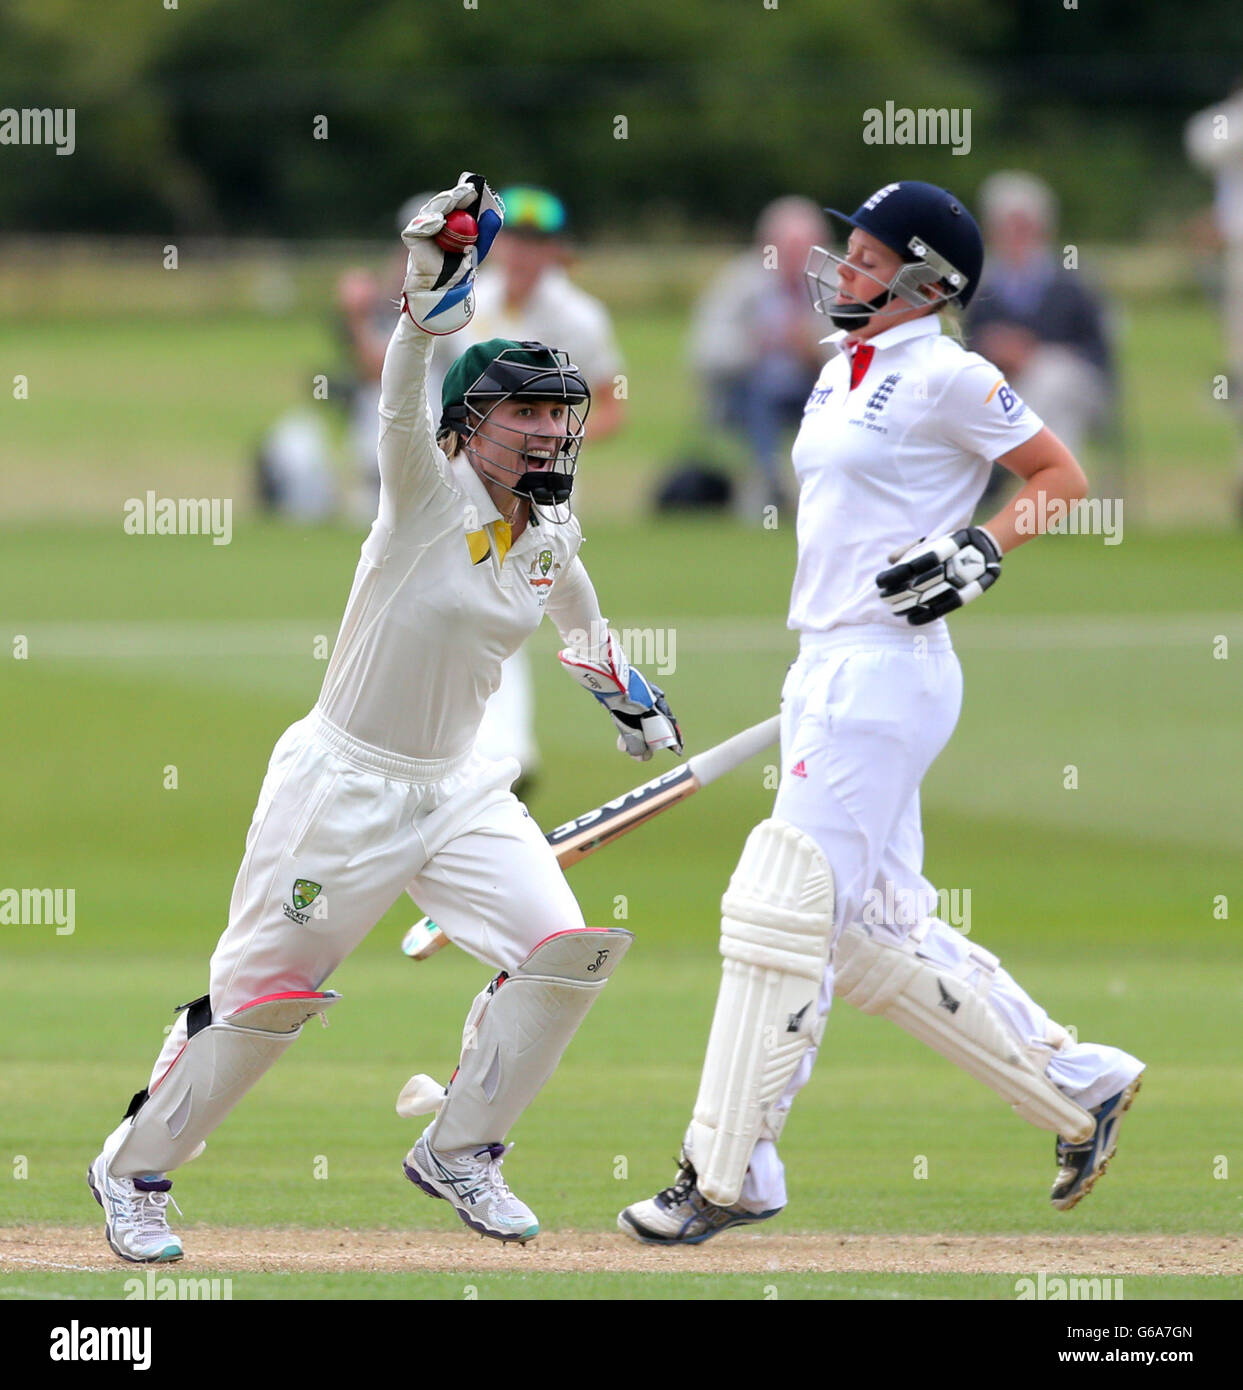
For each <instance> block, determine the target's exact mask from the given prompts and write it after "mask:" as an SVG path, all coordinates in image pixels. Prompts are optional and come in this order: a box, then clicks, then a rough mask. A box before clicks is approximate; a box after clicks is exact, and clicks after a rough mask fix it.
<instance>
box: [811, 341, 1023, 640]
mask: <svg viewBox="0 0 1243 1390" xmlns="http://www.w3.org/2000/svg"><path fill="white" fill-rule="evenodd" d="M868 348H871V349H872V352H871V353H870V354H869V353H868V352H867V349H868ZM857 354H858V355H857V356H854V359H853V361H852V353H851V351H850V349H846V350H845V351H843V352H841V353H840V354H838V355H837V356H835V357H833V358H832V359H831V360H830V361H829V362H827V363H826V364H825V366H824V368H823V369H822V371H821V373H820V376H819V378H818V380H817V381H816V385H815V387H814V389H813V390H812V393H811V395H810V396H809V397H808V398H807V405H806V407H805V410H804V414H803V423H802V425H801V427H800V429H799V432H798V438H797V439H796V440H795V441H794V451H793V455H792V458H793V463H794V471H795V473H796V475H797V476H798V482H799V499H798V523H797V532H798V568H797V570H796V571H795V575H794V588H793V592H792V593H791V595H790V617H789V626H790V627H792V628H794V629H796V630H797V631H799V632H825V631H827V630H828V629H829V628H832V627H836V626H838V625H839V624H844V623H876V622H887V623H891V624H894V625H896V626H898V627H901V628H906V627H907V626H908V624H907V622H906V619H905V618H904V617H903V616H902V615H901V614H895V613H894V612H893V610H892V609H891V608H890V607H889V606H888V604H886V603H885V602H884V601H883V600H882V599H881V597H880V595H879V592H878V590H877V588H876V576H877V575H878V574H879V573H880V572H881V570H883V569H886V568H887V567H888V566H889V564H890V560H889V555H890V554H891V553H892V552H893V551H895V550H897V549H898V548H899V547H902V548H905V547H907V546H910V545H913V544H914V543H915V542H916V541H918V540H919V539H920V538H921V537H924V536H927V537H933V536H941V535H944V534H945V533H946V532H949V531H956V530H958V529H959V528H960V527H962V526H967V525H969V524H970V522H971V517H972V515H973V513H974V512H975V508H976V506H977V505H978V503H979V500H980V497H981V495H982V493H983V491H984V487H985V484H986V483H987V482H988V475H989V469H990V467H991V465H992V463H993V462H994V460H996V459H997V458H999V457H1000V456H1001V455H1002V454H1005V453H1008V452H1009V451H1010V450H1011V449H1014V448H1017V447H1018V446H1019V445H1020V444H1023V443H1025V442H1026V441H1027V440H1028V439H1030V438H1031V437H1032V436H1033V435H1034V434H1037V433H1038V432H1039V431H1040V430H1041V429H1042V428H1043V421H1042V420H1041V419H1040V417H1039V416H1038V415H1036V414H1035V412H1034V411H1032V410H1030V409H1029V408H1028V407H1027V406H1026V405H1024V404H1023V402H1022V401H1021V400H1020V399H1019V398H1018V396H1017V395H1016V394H1015V392H1014V390H1013V389H1012V388H1011V387H1010V386H1009V385H1007V383H1006V381H1005V379H1004V378H1003V377H1002V374H1001V373H1000V372H999V371H998V370H997V368H996V367H994V366H993V364H992V363H991V362H988V361H986V360H985V359H984V358H983V357H981V356H980V355H979V354H978V353H975V352H968V351H966V349H965V348H963V347H962V346H961V345H960V344H959V343H957V342H956V341H955V340H954V339H953V338H950V337H947V336H945V335H943V334H942V333H941V324H940V321H939V319H938V318H937V317H936V316H935V315H932V316H929V317H926V318H922V319H912V320H911V321H910V322H909V323H900V324H898V325H897V327H896V328H889V329H886V330H885V332H883V333H878V334H877V335H876V337H874V338H872V339H871V340H870V341H869V342H867V343H863V344H861V345H860V346H859V348H858V349H857ZM852 377H853V381H854V384H853V385H852Z"/></svg>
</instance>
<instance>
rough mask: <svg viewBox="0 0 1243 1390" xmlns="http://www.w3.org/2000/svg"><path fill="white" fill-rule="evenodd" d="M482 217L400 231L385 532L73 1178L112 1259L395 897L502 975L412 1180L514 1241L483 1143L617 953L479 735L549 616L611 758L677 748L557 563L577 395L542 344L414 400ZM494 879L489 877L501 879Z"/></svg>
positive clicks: (527, 1236)
mask: <svg viewBox="0 0 1243 1390" xmlns="http://www.w3.org/2000/svg"><path fill="white" fill-rule="evenodd" d="M503 216H504V209H503V207H502V205H501V203H500V200H499V199H497V198H496V197H495V196H494V195H493V194H492V192H491V190H490V189H489V187H488V186H487V184H486V183H485V182H484V180H483V179H482V178H481V177H479V176H478V175H475V174H465V173H464V174H463V175H462V176H461V178H460V179H459V181H458V183H457V184H456V186H455V187H453V188H450V189H448V190H446V191H445V192H443V193H438V194H437V195H436V196H435V197H434V198H432V199H430V201H428V202H427V203H426V204H424V206H423V208H422V209H421V211H420V212H419V214H418V215H417V216H416V217H415V218H413V219H412V221H411V222H410V223H409V225H408V226H407V227H406V229H405V231H404V232H403V233H402V240H403V242H404V243H405V245H406V247H407V248H408V250H409V260H408V268H407V273H406V279H405V284H404V289H403V294H402V299H401V310H400V315H399V317H398V320H397V325H396V327H395V329H394V331H393V336H392V339H391V341H390V342H389V346H388V350H387V354H386V357H385V360H384V372H383V380H382V397H381V401H380V411H379V414H380V431H379V463H380V477H381V490H380V501H379V515H378V516H377V517H376V520H375V522H374V524H373V525H372V528H371V532H370V535H369V536H368V538H367V540H366V542H365V544H364V545H363V550H362V558H361V559H360V561H359V564H358V569H357V572H356V574H355V577H354V585H353V588H352V590H351V591H350V596H349V601H348V603H347V605H346V609H345V616H344V618H343V620H342V623H341V631H340V634H339V636H338V638H337V644H336V648H335V650H334V651H333V654H332V659H331V661H330V663H329V666H328V670H327V673H326V675H325V677H324V684H323V689H322V690H321V692H320V696H319V700H318V701H317V703H316V705H315V708H314V709H313V710H312V711H311V712H310V714H309V715H307V717H306V718H305V719H301V720H299V721H298V722H297V723H296V724H294V725H293V726H292V727H291V728H289V729H288V730H287V731H286V732H285V734H284V735H283V736H282V737H281V739H280V741H279V742H278V743H277V745H276V748H275V750H274V752H273V754H272V758H271V762H270V763H269V765H268V771H267V776H266V777H265V779H264V782H263V786H262V789H261V790H260V793H259V803H258V806H257V808H256V810H255V815H254V820H253V821H252V823H251V826H250V831H249V833H248V835H247V838H246V851H245V855H244V857H243V859H242V864H241V868H240V870H239V872H238V875H237V881H236V883H235V885H234V889H233V898H232V902H231V904H230V907H229V921H228V926H227V927H226V929H225V931H224V934H223V936H221V938H220V941H219V943H218V945H217V946H216V950H215V952H214V954H213V955H212V958H211V969H210V982H209V987H208V991H207V993H206V994H204V995H203V996H202V997H201V998H199V999H196V1000H195V1001H194V1002H193V1003H191V1004H188V1005H186V1006H184V1007H183V1008H182V1009H181V1010H180V1011H179V1013H180V1016H179V1018H178V1020H177V1024H176V1026H175V1027H174V1028H173V1030H172V1033H171V1035H170V1036H169V1038H168V1041H167V1042H166V1043H165V1045H164V1047H163V1049H162V1051H161V1053H160V1056H159V1058H158V1060H157V1061H156V1064H155V1067H154V1069H153V1071H152V1073H151V1078H150V1081H149V1082H148V1084H147V1086H146V1088H145V1089H144V1090H142V1091H139V1092H138V1094H137V1095H136V1096H135V1097H134V1099H133V1100H132V1101H131V1103H130V1106H129V1110H128V1112H127V1113H126V1115H125V1118H124V1119H123V1120H122V1122H121V1123H120V1124H119V1125H118V1126H117V1127H116V1129H115V1130H113V1132H112V1133H111V1134H110V1135H109V1136H108V1138H107V1139H106V1140H105V1141H104V1146H103V1150H102V1152H101V1153H100V1154H99V1156H98V1157H97V1158H96V1159H95V1160H94V1162H93V1163H92V1164H91V1166H90V1172H89V1178H90V1186H91V1190H92V1191H93V1193H94V1194H95V1197H96V1199H97V1200H98V1201H99V1203H100V1205H101V1206H102V1207H103V1209H104V1213H105V1221H106V1226H105V1229H106V1233H107V1237H108V1242H109V1244H110V1245H111V1247H112V1249H113V1250H114V1251H115V1252H116V1253H117V1254H118V1255H120V1256H121V1257H122V1258H123V1259H126V1260H134V1261H159V1260H176V1259H180V1257H181V1254H182V1247H181V1242H180V1240H179V1239H178V1238H177V1236H175V1235H174V1234H173V1233H172V1231H170V1230H169V1227H168V1221H167V1204H168V1202H169V1200H170V1198H169V1189H170V1188H171V1186H172V1184H171V1182H170V1180H169V1178H168V1174H169V1173H170V1172H171V1171H172V1170H173V1169H175V1168H177V1167H178V1166H179V1165H181V1164H182V1163H185V1162H186V1161H187V1160H188V1159H191V1158H193V1157H195V1156H196V1155H197V1154H198V1153H199V1152H200V1151H201V1150H202V1148H203V1142H204V1140H205V1139H206V1138H207V1137H208V1135H209V1134H211V1133H212V1131H213V1130H214V1129H215V1128H216V1127H217V1126H218V1125H219V1124H220V1123H221V1122H222V1121H223V1120H224V1119H225V1117H226V1116H227V1115H228V1114H229V1112H230V1111H231V1110H232V1108H233V1107H234V1106H235V1105H236V1104H237V1102H238V1101H239V1100H241V1098H242V1097H243V1096H244V1095H245V1094H246V1092H247V1091H248V1090H249V1089H250V1088H251V1087H252V1086H253V1085H254V1084H255V1082H256V1081H258V1079H259V1078H260V1077H261V1076H262V1075H263V1073H264V1072H265V1071H267V1069H268V1068H269V1067H270V1066H271V1065H272V1063H273V1062H275V1061H276V1059H277V1058H278V1057H279V1056H280V1055H281V1053H283V1052H284V1051H285V1049H286V1048H287V1047H289V1046H290V1045H291V1044H292V1043H293V1042H294V1040H295V1039H296V1038H297V1037H298V1035H299V1034H300V1032H301V1031H302V1025H303V1024H304V1023H305V1022H307V1020H308V1019H310V1018H313V1017H314V1016H315V1015H317V1014H323V1013H324V1012H325V1010H327V1009H328V1008H329V1007H330V1006H331V1005H333V1004H335V1003H336V1001H337V999H338V998H339V997H340V996H339V995H337V994H336V993H335V992H333V991H331V990H329V991H325V990H324V989H323V985H324V983H325V981H326V980H327V979H328V978H329V976H331V974H332V972H333V971H334V970H335V969H336V968H337V966H338V965H339V964H340V962H341V961H342V960H343V959H344V958H345V957H346V956H347V955H348V954H349V953H350V951H352V950H353V949H354V947H355V946H357V945H358V943H359V942H360V941H361V940H362V939H363V937H365V936H366V935H367V933H368V932H369V931H370V930H371V928H372V927H373V926H374V925H375V923H376V922H377V921H378V920H379V919H380V917H381V916H382V915H383V914H384V913H385V912H386V911H387V910H388V908H389V907H390V906H391V905H392V904H393V902H394V901H395V900H396V899H397V898H398V897H399V896H400V895H401V894H402V893H403V892H404V891H406V890H407V888H408V889H409V890H410V892H411V893H412V895H413V896H414V897H415V898H416V900H417V901H418V902H419V904H420V905H421V906H423V907H424V908H425V909H426V910H427V911H428V912H430V913H432V914H434V916H435V919H436V921H437V922H438V923H439V924H440V926H441V927H442V928H443V930H444V931H445V932H446V933H447V935H448V936H449V938H450V939H451V940H452V941H454V942H455V943H456V944H457V945H459V946H461V947H462V948H463V949H464V950H466V951H468V952H470V954H472V955H473V956H475V957H476V959H478V960H480V961H483V962H485V963H486V964H487V965H489V966H490V967H491V968H492V969H493V970H496V971H499V972H500V973H499V974H497V975H496V977H495V978H494V979H493V980H492V982H491V983H490V984H489V985H488V987H487V988H486V989H485V990H484V991H483V992H482V993H481V994H480V995H479V996H478V997H477V998H476V1000H475V1002H474V1004H473V1006H472V1007H471V1009H470V1012H469V1015H468V1017H467V1020H466V1026H465V1029H464V1035H463V1050H462V1056H461V1062H460V1065H459V1067H458V1070H457V1072H456V1073H455V1075H454V1078H453V1080H452V1081H451V1082H450V1084H449V1086H448V1088H447V1092H446V1094H445V1095H444V1096H443V1098H439V1097H438V1098H437V1101H438V1106H437V1113H436V1115H435V1118H434V1119H433V1120H432V1122H431V1123H430V1124H429V1125H428V1127H427V1129H426V1131H425V1132H424V1133H423V1135H422V1136H421V1137H420V1138H419V1139H418V1141H417V1142H416V1143H415V1145H414V1147H413V1148H412V1149H411V1150H410V1152H409V1153H408V1154H407V1155H406V1158H405V1162H404V1169H405V1173H406V1176H407V1177H408V1178H409V1179H410V1181H411V1182H413V1183H415V1184H416V1185H417V1186H418V1187H419V1188H421V1189H422V1190H423V1191H424V1192H426V1193H428V1194H430V1195H431V1196H433V1197H443V1198H445V1199H446V1200H448V1201H449V1202H451V1203H452V1204H453V1206H454V1208H455V1209H456V1210H457V1212H458V1214H459V1215H460V1216H461V1218H462V1220H463V1221H464V1222H466V1224H467V1225H468V1226H471V1227H472V1228H473V1229H474V1230H477V1231H480V1232H482V1233H483V1234H484V1235H488V1236H493V1237H495V1238H496V1239H498V1240H505V1241H528V1240H531V1239H532V1238H533V1237H534V1236H536V1235H537V1234H538V1233H539V1224H538V1222H537V1221H536V1219H535V1216H534V1214H533V1213H532V1212H531V1211H530V1210H529V1208H527V1207H526V1206H525V1205H524V1204H523V1203H522V1202H520V1201H519V1200H518V1199H517V1198H516V1197H515V1196H514V1195H513V1193H512V1192H510V1190H509V1188H508V1186H507V1185H506V1182H505V1179H504V1177H503V1176H502V1174H501V1161H502V1156H503V1155H504V1153H505V1149H506V1145H505V1137H506V1135H507V1133H508V1132H509V1129H510V1127H511V1126H512V1125H513V1124H514V1122H515V1121H516V1120H517V1119H518V1117H519V1116H520V1115H521V1114H522V1113H523V1111H524V1110H525V1109H526V1108H527V1106H528V1105H529V1104H530V1103H531V1101H532V1100H533V1099H534V1098H535V1096H536V1094H537V1093H538V1092H539V1090H540V1088H541V1087H542V1086H543V1085H544V1083H545V1082H546V1081H547V1079H548V1077H549V1076H550V1075H551V1074H552V1072H553V1070H554V1068H555V1067H556V1065H557V1062H558V1061H559V1060H560V1057H561V1055H562V1053H563V1052H564V1051H565V1048H566V1046H567V1045H568V1043H569V1041H570V1039H571V1038H572V1037H573V1035H574V1033H575V1030H576V1029H577V1028H578V1026H579V1024H580V1023H581V1022H582V1020H583V1018H584V1017H585V1015H586V1013H587V1011H588V1009H589V1008H590V1007H591V1005H592V1003H593V1002H594V1001H595V999H596V997H597V996H598V994H599V992H600V990H601V989H602V988H603V986H604V984H605V982H606V981H607V980H608V978H609V976H610V975H611V974H612V972H613V970H614V968H615V967H616V965H617V963H618V962H619V961H620V960H621V958H622V956H623V955H624V954H625V952H626V948H627V947H628V946H629V944H630V941H631V935H630V933H629V932H627V931H623V930H621V929H618V928H608V929H591V928H587V927H585V926H584V924H583V918H582V914H581V912H580V911H579V907H578V904H577V902H576V901H575V899H574V895H573V894H572V893H571V892H570V889H569V887H568V885H567V884H566V881H565V878H564V876H563V875H562V872H561V870H560V868H559V867H558V865H557V861H556V858H555V857H554V854H553V851H552V849H551V848H550V847H549V846H548V844H547V843H546V841H545V839H544V837H543V835H541V834H540V832H539V829H538V828H537V827H536V825H535V823H534V822H533V821H532V820H531V818H530V816H529V815H528V813H527V811H526V809H525V808H524V807H523V806H522V805H521V804H520V803H519V802H518V801H517V800H516V799H515V798H514V796H513V794H512V793H511V792H510V790H509V787H510V783H511V782H512V781H513V779H514V777H515V776H516V775H517V771H518V765H517V763H516V762H515V761H513V760H512V759H511V760H507V761H505V762H500V763H496V762H490V761H489V760H487V759H486V758H484V757H482V756H481V755H480V754H478V753H476V751H475V747H474V744H475V734H476V730H477V729H478V727H479V722H480V719H481V717H482V715H483V709H484V704H485V702H486V701H487V699H488V696H489V695H490V694H491V693H492V691H493V690H495V689H496V686H497V683H498V681H499V679H500V670H501V663H502V661H504V660H505V658H506V657H507V656H509V655H510V653H512V652H513V651H515V650H516V649H517V648H518V646H519V645H520V644H521V643H522V642H523V641H524V640H525V639H526V638H527V637H529V636H530V634H531V633H532V632H534V630H535V629H536V628H537V627H538V626H539V623H540V620H541V619H542V618H543V617H544V615H545V613H547V614H548V615H549V616H550V617H551V618H552V620H553V622H554V623H555V624H556V625H557V628H558V629H559V631H560V632H561V634H562V637H563V639H564V640H565V641H566V643H567V648H566V650H565V651H563V652H562V653H561V660H562V662H563V663H564V664H565V666H566V668H567V670H568V671H569V672H570V674H571V675H572V676H573V677H574V679H575V680H577V681H579V682H580V683H581V684H583V685H585V686H586V687H587V688H588V689H589V690H590V691H591V693H592V694H593V695H594V696H595V698H596V699H597V700H598V701H599V702H600V703H601V704H602V705H604V706H605V708H606V709H607V710H608V712H609V714H610V716H611V717H612V719H613V721H614V723H615V725H616V728H617V730H618V732H619V743H620V746H621V747H622V749H623V750H624V751H625V752H626V753H628V754H630V756H631V757H633V758H636V759H639V760H644V761H645V760H647V759H649V758H650V757H651V756H652V753H653V752H654V751H656V750H659V749H666V748H667V749H671V750H673V751H674V752H680V751H681V747H682V741H681V734H680V732H679V730H678V726H677V724H676V722H675V721H674V718H673V716H672V714H671V712H670V710H669V706H668V705H667V704H666V702H665V700H664V697H663V694H662V692H661V691H660V690H659V689H658V688H657V687H655V686H653V685H651V684H650V683H649V682H648V681H647V680H645V679H644V677H643V676H642V675H641V674H640V673H639V672H638V671H636V670H634V669H633V668H632V667H630V666H629V664H628V663H627V661H626V657H625V655H624V654H623V652H622V650H621V647H620V645H619V643H618V641H617V639H616V637H615V636H614V635H613V634H612V633H611V632H610V630H609V628H608V625H607V623H606V621H605V620H604V618H603V617H602V616H601V613H600V607H599V604H598V603H597V600H596V595H595V591H594V589H593V588H592V584H591V581H590V579H589V578H588V576H587V572H586V570H585V569H584V568H583V565H582V562H581V561H580V560H579V558H578V549H579V546H580V544H581V542H582V531H581V529H580V527H579V524H578V522H577V520H576V519H575V518H574V517H573V516H572V515H571V512H570V495H571V490H572V487H573V481H574V473H575V469H576V466H577V458H578V452H579V448H580V446H581V444H582V440H583V431H584V421H585V418H586V415H587V410H588V405H589V391H588V387H587V383H586V382H585V380H584V379H583V375H582V373H581V372H580V371H579V370H578V368H577V367H575V366H574V365H573V364H572V363H571V362H570V361H569V360H568V358H567V357H566V355H565V354H564V353H563V352H559V351H557V350H556V349H554V348H551V347H548V346H546V345H544V344H543V343H535V342H523V343H518V342H509V341H506V340H501V339H492V340H490V341H488V342H485V343H480V344H476V345H475V346H473V347H471V348H470V349H469V350H468V351H467V352H466V353H465V354H464V355H463V356H462V357H461V358H459V359H458V361H457V362H456V363H455V364H454V366H453V368H452V370H451V371H450V372H449V373H448V376H447V377H446V379H445V383H444V390H443V400H442V403H441V407H442V408H441V412H440V416H439V426H437V425H436V423H435V421H434V420H433V416H432V414H431V411H430V410H429V405H428V400H427V387H426V380H427V366H428V360H429V358H430V356H431V352H432V344H433V341H434V338H435V336H436V335H443V334H446V333H453V332H455V331H456V330H457V329H459V328H462V327H463V326H464V325H465V324H466V323H468V322H469V320H470V318H471V315H472V313H473V311H474V276H475V270H476V266H477V265H478V264H479V263H481V262H482V261H483V259H484V258H485V256H486V255H487V253H488V250H489V248H490V246H491V245H492V242H493V240H494V238H495V237H496V235H497V233H498V232H499V231H500V230H501V225H502V220H503ZM498 885H499V886H498Z"/></svg>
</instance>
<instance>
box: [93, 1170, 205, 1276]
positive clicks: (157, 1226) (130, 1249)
mask: <svg viewBox="0 0 1243 1390" xmlns="http://www.w3.org/2000/svg"><path fill="white" fill-rule="evenodd" d="M86 1181H87V1182H88V1183H89V1185H90V1189H91V1191H92V1192H93V1193H94V1194H95V1200H96V1201H97V1202H98V1203H99V1205H100V1206H101V1207H103V1209H104V1234H105V1235H106V1236H107V1237H108V1244H109V1245H110V1246H111V1247H112V1249H113V1250H114V1251H115V1252H116V1253H117V1254H118V1255H120V1257H121V1258H122V1259H123V1260H131V1261H132V1262H133V1263H135V1264H158V1263H160V1262H162V1261H168V1260H179V1259H181V1255H182V1250H181V1241H180V1240H179V1239H178V1238H177V1237H176V1236H175V1235H174V1234H173V1233H172V1231H170V1230H169V1229H168V1204H169V1202H171V1201H172V1197H171V1196H170V1195H169V1190H170V1188H171V1187H172V1185H173V1184H172V1182H171V1181H170V1180H169V1179H168V1178H166V1177H164V1176H163V1175H162V1174H149V1175H148V1176H147V1177H145V1178H114V1177H113V1176H112V1174H111V1173H109V1171H108V1161H107V1158H106V1157H105V1155H104V1154H102V1153H101V1154H100V1155H99V1157H98V1158H97V1159H96V1160H95V1162H94V1163H92V1164H91V1166H90V1167H89V1168H88V1169H87V1170H86ZM173 1206H174V1208H176V1210H177V1212H178V1214H179V1215H180V1213H181V1208H180V1207H178V1206H177V1203H176V1202H173Z"/></svg>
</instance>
